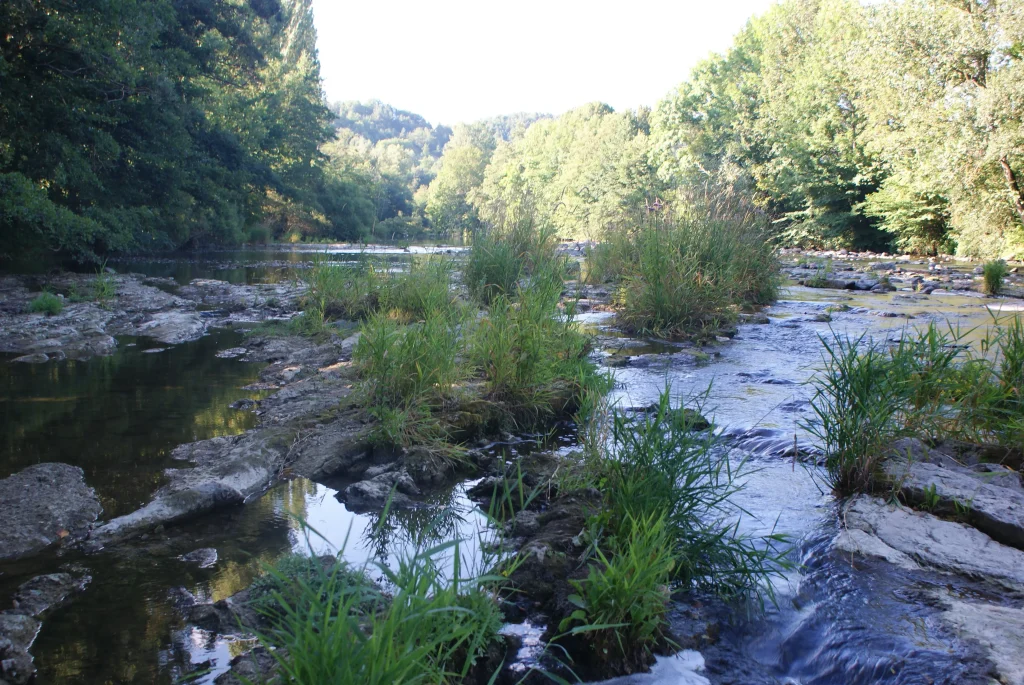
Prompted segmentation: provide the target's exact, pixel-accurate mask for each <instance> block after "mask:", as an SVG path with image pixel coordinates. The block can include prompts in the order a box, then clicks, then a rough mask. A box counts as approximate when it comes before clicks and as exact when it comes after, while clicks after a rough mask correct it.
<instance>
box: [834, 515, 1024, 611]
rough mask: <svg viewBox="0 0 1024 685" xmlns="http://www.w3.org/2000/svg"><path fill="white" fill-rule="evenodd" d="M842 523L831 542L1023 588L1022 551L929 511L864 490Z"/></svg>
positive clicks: (842, 547)
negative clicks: (841, 528)
mask: <svg viewBox="0 0 1024 685" xmlns="http://www.w3.org/2000/svg"><path fill="white" fill-rule="evenodd" d="M842 520H843V521H844V523H845V524H846V529H845V530H844V531H842V532H841V533H840V534H839V535H838V536H837V537H836V540H835V543H834V544H835V547H836V548H837V549H839V550H841V551H843V552H848V553H850V554H863V555H866V556H874V557H880V558H883V559H885V560H886V561H889V562H890V563H893V564H896V565H898V566H901V567H904V568H911V569H913V568H931V569H935V570H938V571H945V572H948V573H956V574H960V575H963V576H966V577H968V578H974V579H976V580H981V581H988V582H992V583H995V584H998V585H1001V586H1003V587H1005V588H1008V589H1011V590H1013V591H1014V592H1024V552H1022V551H1020V550H1018V549H1014V548H1013V547H1007V546H1005V545H1001V544H999V543H998V542H996V541H995V540H993V539H992V538H990V537H989V536H988V535H985V533H983V532H981V531H980V530H977V529H975V528H972V527H970V526H967V525H964V524H962V523H956V522H954V521H945V520H943V519H940V518H938V517H936V516H933V515H932V514H929V513H926V512H922V511H912V510H909V509H907V508H905V507H902V506H898V505H890V504H887V503H886V502H885V501H884V500H882V499H879V498H877V497H870V496H868V495H856V496H854V497H852V498H850V500H849V501H848V502H847V503H846V506H845V507H844V508H843V515H842Z"/></svg>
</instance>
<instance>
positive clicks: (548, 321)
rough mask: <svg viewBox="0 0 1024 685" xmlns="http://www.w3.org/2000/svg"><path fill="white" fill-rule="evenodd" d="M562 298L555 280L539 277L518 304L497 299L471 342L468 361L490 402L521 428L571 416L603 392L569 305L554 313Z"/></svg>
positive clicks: (586, 339) (587, 344)
mask: <svg viewBox="0 0 1024 685" xmlns="http://www.w3.org/2000/svg"><path fill="white" fill-rule="evenodd" d="M560 295H561V283H560V281H559V280H552V279H550V278H545V277H541V278H539V279H538V280H536V281H535V282H533V283H531V284H530V285H529V286H527V287H524V288H523V289H522V290H521V291H520V293H519V299H518V301H516V302H513V301H511V300H510V299H509V298H507V297H505V296H504V295H502V296H498V297H497V298H495V299H494V300H493V301H492V302H491V306H490V310H489V312H488V314H487V316H486V317H485V318H483V319H482V320H481V321H480V322H479V323H478V324H477V326H476V327H475V330H474V331H473V334H472V337H471V339H470V342H469V349H468V357H469V359H470V360H471V362H472V364H473V365H474V366H475V367H476V368H478V369H480V370H481V373H482V374H483V379H484V381H485V383H486V388H487V395H488V397H489V399H491V400H493V401H495V402H498V403H500V404H501V405H502V406H503V407H504V408H505V410H506V412H507V415H508V416H509V417H511V418H513V419H514V420H515V422H516V423H517V425H519V426H520V427H525V426H532V425H535V424H536V423H537V422H538V421H539V420H540V419H541V418H546V417H549V416H551V415H552V414H556V413H564V412H566V411H568V412H570V413H571V412H572V411H575V409H576V407H578V406H579V403H580V402H581V401H582V399H583V397H584V396H586V395H588V394H589V393H591V392H596V393H598V394H602V393H603V391H606V390H607V388H603V386H604V385H606V383H607V382H606V381H605V380H603V379H602V378H601V377H599V376H598V374H597V371H596V367H595V366H594V364H593V362H592V361H591V360H590V359H589V358H588V356H587V355H588V353H589V351H590V345H591V341H590V337H589V336H587V335H585V334H583V333H582V332H581V331H579V330H578V329H577V327H576V324H575V322H574V318H573V311H572V307H571V305H570V306H569V307H568V308H567V310H566V311H565V312H561V313H560V312H559V311H558V302H559V298H560ZM602 388H603V390H602Z"/></svg>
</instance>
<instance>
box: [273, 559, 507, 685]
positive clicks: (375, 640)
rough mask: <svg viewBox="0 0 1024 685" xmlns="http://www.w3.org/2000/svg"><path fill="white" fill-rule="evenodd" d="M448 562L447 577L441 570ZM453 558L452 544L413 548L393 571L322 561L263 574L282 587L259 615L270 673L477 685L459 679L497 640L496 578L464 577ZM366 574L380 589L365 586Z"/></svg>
mask: <svg viewBox="0 0 1024 685" xmlns="http://www.w3.org/2000/svg"><path fill="white" fill-rule="evenodd" d="M343 551H344V550H342V552H343ZM453 559H455V560H459V561H455V562H454V564H453V571H452V572H451V573H447V572H445V571H444V570H442V569H443V567H444V566H445V565H446V564H447V563H448V562H450V561H451V560H453ZM460 561H461V547H460V541H458V540H453V541H451V542H447V543H444V544H441V545H438V546H436V547H429V548H427V547H422V546H417V547H416V548H415V549H413V550H412V551H410V552H408V553H405V554H403V555H402V556H401V558H400V559H399V561H398V563H397V564H396V567H394V568H392V567H389V566H388V565H386V564H383V563H373V564H365V565H364V566H363V567H362V568H355V567H352V566H350V565H349V564H347V563H345V562H344V561H340V560H339V561H337V562H336V563H333V564H331V565H330V566H326V565H324V564H321V563H320V559H314V561H313V562H312V564H310V563H309V562H307V567H309V566H310V565H311V566H312V572H308V571H307V572H306V573H305V574H303V575H298V576H296V575H295V574H290V573H289V572H288V569H282V568H279V567H272V568H270V569H269V570H268V573H267V575H266V576H265V578H269V580H264V581H263V585H267V586H273V587H275V588H281V589H274V590H273V591H272V597H273V599H274V601H273V602H272V603H267V604H266V605H264V606H263V607H262V608H261V614H262V617H263V618H264V620H265V622H266V624H267V625H268V627H267V629H266V630H265V631H264V632H263V634H262V636H261V638H260V640H261V642H262V643H263V644H264V645H265V646H266V647H269V648H271V649H270V654H271V656H272V658H273V661H274V671H275V673H276V674H277V676H278V677H280V678H282V679H283V682H285V683H293V684H295V685H312V684H313V683H326V682H331V683H353V684H355V683H359V684H360V685H362V684H364V683H377V684H379V685H385V684H387V685H390V684H391V683H448V682H451V683H457V682H478V681H477V680H475V679H469V680H467V677H468V676H469V675H470V672H471V671H472V669H473V667H474V665H476V663H477V662H478V661H483V660H484V659H485V657H486V653H487V650H488V648H491V647H494V646H495V645H496V644H498V643H500V642H502V639H501V638H500V637H499V636H498V630H499V629H500V628H501V625H502V622H503V620H502V617H501V613H500V609H499V605H498V601H497V592H496V588H497V587H498V586H499V584H500V583H501V581H502V577H501V576H500V575H487V574H483V573H481V574H479V575H470V574H468V573H467V572H466V569H465V568H464V567H463V566H462V564H461V563H460ZM371 569H372V571H373V572H374V573H375V574H379V575H380V576H381V582H382V584H383V585H384V586H385V587H387V591H385V590H383V589H382V588H381V587H380V586H378V585H377V584H375V583H373V582H372V581H370V580H369V575H368V572H369V571H370V570H371ZM501 656H502V657H503V656H504V653H503V650H502V654H501ZM500 664H501V662H500V660H499V661H498V663H497V664H490V666H491V668H492V670H496V668H497V667H498V666H500ZM479 682H481V683H483V682H487V681H486V679H482V680H480V681H479Z"/></svg>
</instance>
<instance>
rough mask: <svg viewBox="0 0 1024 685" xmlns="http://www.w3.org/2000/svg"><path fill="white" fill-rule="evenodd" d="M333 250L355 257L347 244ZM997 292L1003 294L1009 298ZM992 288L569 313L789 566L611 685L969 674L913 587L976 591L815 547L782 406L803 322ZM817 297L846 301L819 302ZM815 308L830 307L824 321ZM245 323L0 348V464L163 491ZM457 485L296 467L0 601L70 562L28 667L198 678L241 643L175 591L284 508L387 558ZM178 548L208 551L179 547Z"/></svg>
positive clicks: (1, 581)
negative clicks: (691, 318) (189, 334)
mask: <svg viewBox="0 0 1024 685" xmlns="http://www.w3.org/2000/svg"><path fill="white" fill-rule="evenodd" d="M456 249H457V248H456ZM414 251H415V250H414ZM437 251H442V252H445V251H447V249H445V248H437ZM312 253H313V251H312V250H273V249H268V250H256V251H248V252H223V253H212V254H207V255H203V256H200V257H192V258H168V259H157V260H149V261H145V262H140V261H135V262H122V263H115V262H112V263H111V265H112V266H113V267H114V268H116V269H118V270H119V271H122V270H123V271H128V270H130V271H137V272H141V273H145V274H147V275H150V276H160V277H171V278H173V279H174V280H175V281H176V282H177V283H178V284H181V285H184V284H186V283H188V282H189V281H190V280H191V279H193V278H216V279H221V280H226V281H229V282H232V283H256V282H275V281H278V280H281V279H287V278H290V269H291V267H292V266H294V265H295V264H296V262H301V261H303V260H305V259H309V258H310V257H311V255H312ZM381 255H386V258H387V259H389V260H391V261H394V262H395V263H396V265H397V264H401V263H402V262H404V261H407V260H408V259H409V258H410V253H409V252H406V251H404V250H399V249H393V250H384V251H381ZM331 258H332V259H336V260H339V261H354V260H357V259H360V258H361V257H360V255H359V253H358V251H354V250H349V251H337V252H335V253H333V254H332V255H331ZM168 287H169V288H170V289H172V290H173V287H170V286H168ZM998 302H999V304H1001V305H1002V306H1003V307H1004V308H1006V309H1009V310H1014V309H1019V307H1016V306H1015V304H1017V301H1008V300H999V301H998ZM992 304H993V303H992V301H991V300H985V299H983V298H981V297H979V296H975V295H973V294H952V293H950V294H941V293H938V292H936V293H933V294H931V295H929V296H922V295H917V294H912V293H911V294H908V293H896V294H875V293H860V292H846V291H836V290H815V289H810V288H805V287H802V286H796V285H791V286H788V287H786V288H784V290H783V292H782V295H781V298H780V300H779V301H778V302H777V303H776V304H775V305H772V306H770V307H767V308H765V309H764V313H765V314H767V316H768V321H769V322H768V323H767V324H742V325H740V326H739V332H738V334H737V335H736V337H735V338H733V339H732V340H729V341H722V342H720V343H719V344H716V345H712V346H709V347H706V348H704V349H703V350H702V351H701V354H694V353H693V352H694V351H693V350H692V349H689V348H686V347H685V346H681V345H680V346H677V345H674V344H670V343H664V342H660V341H647V340H635V339H631V338H628V337H623V336H622V335H621V334H619V333H617V332H616V331H615V330H614V329H613V328H612V326H613V318H612V316H611V315H609V314H603V313H590V314H584V315H582V317H581V322H582V323H583V325H585V326H587V327H588V328H589V329H590V330H592V331H593V332H594V334H595V335H596V336H597V340H598V350H597V352H596V353H595V356H596V357H597V358H598V359H599V360H600V361H601V363H603V364H605V365H607V366H609V367H610V368H612V369H613V371H614V374H615V378H616V381H617V382H616V387H615V389H614V390H613V393H612V399H613V401H614V402H616V403H617V404H619V405H620V406H644V405H647V404H650V403H651V402H652V401H654V400H656V399H657V396H658V395H659V393H660V392H661V391H662V390H663V389H664V388H665V387H666V385H668V386H670V387H671V388H672V391H673V393H674V394H676V395H677V396H678V397H679V398H682V399H685V398H692V397H695V396H698V395H701V394H702V393H705V392H706V399H705V403H706V404H705V413H706V414H707V415H709V417H713V419H714V423H715V425H716V426H717V428H718V429H719V430H721V431H722V432H723V433H724V434H725V436H726V437H727V439H728V441H729V444H730V446H731V448H732V458H733V459H734V460H735V461H736V463H737V464H738V463H740V462H743V463H744V464H745V467H746V469H747V471H748V475H747V476H745V480H746V487H745V489H744V490H743V491H742V492H741V493H740V494H739V496H738V497H737V499H736V502H735V504H736V505H737V506H738V507H740V508H741V509H742V510H743V511H744V512H745V513H744V514H743V515H742V517H741V526H742V528H743V529H744V530H745V531H749V532H761V531H770V530H774V531H775V532H780V533H785V534H786V535H788V536H790V538H791V539H792V540H793V543H794V549H793V552H792V555H793V561H794V562H795V563H796V570H794V571H793V572H792V573H790V574H788V576H787V577H786V578H785V579H783V580H781V581H779V582H778V583H777V586H776V592H777V599H778V603H777V606H774V607H772V606H769V607H768V608H767V610H766V612H765V613H763V614H755V615H754V616H752V617H751V618H740V617H736V618H735V619H734V620H732V621H729V622H727V625H726V627H725V628H724V629H723V630H724V632H723V635H722V637H721V639H720V641H719V645H717V646H715V647H713V648H710V649H708V650H706V651H704V653H698V652H693V651H687V652H684V653H683V656H682V657H675V658H671V659H662V660H660V661H659V663H658V665H657V666H656V667H655V670H654V672H653V673H651V674H647V675H642V676H633V677H631V678H628V679H620V680H618V681H616V682H636V683H652V684H653V683H659V684H660V683H665V684H666V685H667V684H668V683H703V682H709V681H710V682H715V683H718V682H722V683H726V682H730V683H744V684H748V683H759V682H765V683H793V684H795V683H800V684H803V685H811V684H815V685H819V684H820V685H826V684H835V685H839V684H847V683H858V684H859V683H864V684H868V683H893V684H895V683H906V684H908V685H909V684H911V683H914V684H916V683H959V682H967V681H968V679H969V678H970V677H973V676H975V675H976V669H977V668H978V664H979V663H980V662H979V657H978V655H977V650H976V648H975V647H974V646H972V645H971V644H968V643H967V642H965V641H963V640H961V639H960V638H959V637H958V636H957V635H955V634H953V633H952V632H951V631H949V630H948V629H946V628H944V627H943V626H942V625H941V624H940V622H939V620H938V618H937V613H938V611H939V610H938V609H937V608H936V606H935V605H934V603H933V602H930V601H929V600H927V599H926V598H925V596H926V594H927V593H926V592H925V590H926V589H928V588H934V587H939V588H942V589H944V590H946V591H949V592H953V593H956V594H959V595H964V596H975V595H978V594H984V593H986V592H989V591H988V590H987V589H986V588H985V587H983V586H982V585H980V584H975V583H972V582H970V581H967V580H963V579H960V578H956V577H951V576H948V575H941V576H940V575H938V574H932V573H927V572H908V571H900V570H897V569H896V568H895V567H892V566H889V565H886V564H884V563H881V562H864V563H861V562H858V563H857V564H856V565H851V564H850V563H849V560H844V559H842V557H841V555H839V554H837V553H836V552H835V551H834V550H833V549H832V547H831V545H830V541H831V540H832V539H833V538H834V537H835V535H836V533H837V531H838V525H839V524H838V516H837V504H836V502H835V500H834V498H833V497H832V495H830V494H828V493H826V492H824V491H823V489H822V487H821V485H820V479H819V478H818V477H817V476H818V475H819V474H817V472H816V470H815V467H813V466H805V465H804V462H803V461H801V462H797V461H795V460H794V459H793V449H794V447H793V446H794V443H795V444H796V445H797V449H798V450H800V451H801V453H804V454H808V453H812V452H813V451H814V450H815V445H814V444H813V440H812V439H811V438H810V437H809V436H808V435H807V433H806V432H805V431H804V430H803V429H802V428H801V422H802V420H804V419H806V418H807V417H808V416H809V400H810V398H811V396H812V393H813V391H812V389H811V387H810V386H809V385H808V384H807V381H808V380H809V379H810V377H811V376H812V375H813V373H814V371H815V369H816V368H817V367H818V366H819V364H820V362H821V351H822V346H821V340H820V337H819V336H825V337H829V336H832V335H835V334H838V335H849V336H854V337H856V336H860V335H861V334H868V335H870V336H872V337H873V338H875V339H893V340H895V339H898V338H899V336H900V335H901V334H902V333H903V331H904V329H905V327H907V326H914V325H920V324H927V322H929V321H938V322H949V323H950V324H952V325H954V326H960V327H962V328H965V329H967V328H978V329H979V330H981V329H983V328H984V327H985V326H987V325H989V324H990V322H991V314H990V313H989V309H988V308H989V307H991V306H992ZM836 305H848V307H846V308H843V309H844V311H835V306H836ZM830 307H832V308H833V313H831V314H830V315H829V316H824V315H825V314H826V313H827V310H828V309H829V308H830ZM828 318H831V321H828V320H826V319H828ZM242 340H243V337H242V333H239V332H237V331H227V330H220V329H214V330H213V332H212V333H211V334H209V335H206V336H205V337H202V338H200V339H199V340H197V341H194V342H189V343H184V344H180V345H173V346H159V345H156V344H155V343H153V342H152V341H150V340H148V339H146V338H142V337H123V338H120V339H118V346H117V350H116V352H115V353H114V354H113V355H111V356H107V357H97V358H92V359H89V360H86V361H71V360H64V361H52V362H49V363H46V364H43V365H31V364H11V363H7V360H6V359H3V360H0V388H2V391H0V407H2V412H0V427H2V434H3V436H4V437H3V440H2V442H0V478H2V477H6V476H8V475H10V474H11V473H14V472H16V471H18V470H19V469H21V468H24V467H25V466H28V465H30V464H33V463H38V462H45V461H60V462H66V463H69V464H72V465H76V466H80V467H81V468H83V469H84V471H85V474H86V482H87V483H88V484H89V485H91V486H92V487H94V488H95V489H96V491H97V493H98V494H99V496H100V499H101V503H102V505H103V508H104V518H110V517H112V516H116V515H120V514H124V513H127V512H129V511H132V510H134V509H136V508H137V507H139V506H141V505H142V504H144V503H145V502H146V501H147V500H148V498H149V497H150V495H151V494H152V493H153V492H154V491H155V490H156V489H157V488H158V487H159V486H160V484H161V482H162V480H163V472H164V469H166V468H168V467H173V466H174V463H173V460H172V459H171V458H170V452H171V450H172V449H173V448H174V447H176V446H177V445H180V444H183V443H186V442H191V441H195V440H201V439H205V438H210V437H215V436H220V435H234V434H238V433H241V432H243V431H245V430H247V429H249V428H252V427H253V426H254V425H255V424H256V423H257V421H258V416H257V415H256V414H255V413H254V412H252V411H248V410H246V409H233V408H231V406H230V405H231V404H232V403H234V402H236V401H237V400H242V399H246V398H248V399H260V398H261V397H263V396H264V394H265V393H266V391H265V390H262V391H261V390H246V389H245V387H246V386H249V385H250V384H252V383H254V382H255V381H256V379H257V378H258V376H259V371H260V369H261V365H260V364H257V363H251V362H243V361H239V360H237V359H233V358H220V357H218V356H217V353H218V352H222V351H224V350H228V349H231V348H234V347H237V346H238V345H239V344H241V341H242ZM532 446H533V445H532V443H531V442H529V441H527V442H524V443H513V444H499V445H493V446H491V448H490V449H493V450H503V451H505V453H509V452H510V451H514V450H516V449H530V448H531V447H532ZM551 446H553V447H555V448H556V449H561V450H568V449H571V448H572V446H573V442H572V438H571V436H568V437H567V436H561V438H560V439H559V440H558V441H556V443H555V444H554V445H551ZM469 485H471V483H466V482H464V483H459V484H456V485H455V486H454V488H451V489H445V490H444V491H442V492H439V493H436V494H435V495H434V496H433V499H431V500H430V503H431V504H433V505H434V507H433V508H432V509H427V510H413V511H406V512H398V513H395V514H393V515H392V516H391V517H390V520H389V521H388V522H386V524H385V525H380V522H379V521H378V520H377V519H378V517H377V516H374V515H367V514H356V513H352V512H350V511H349V510H348V509H347V508H346V506H345V505H344V504H342V503H341V502H339V501H338V499H336V497H335V495H336V494H337V490H336V489H334V488H332V487H331V484H330V483H315V482H312V481H309V480H305V479H301V478H296V479H292V480H288V481H286V482H284V483H282V484H280V485H278V486H276V487H274V488H272V489H271V490H269V491H268V492H266V493H265V494H264V495H263V496H262V497H261V498H259V499H258V500H257V501H254V502H251V503H248V504H247V505H245V506H243V507H237V508H234V509H229V510H226V511H223V512H220V513H216V514H212V515H208V516H205V517H202V518H201V519H198V520H196V521H194V522H191V523H188V524H185V525H181V526H174V527H169V528H168V530H167V531H166V535H164V536H159V537H154V538H153V539H147V538H146V537H145V536H144V537H143V539H139V540H136V541H133V542H131V543H127V544H124V545H119V546H116V547H113V548H110V549H108V550H104V551H102V552H100V553H98V554H92V555H82V554H67V555H63V556H56V555H53V554H51V555H44V556H42V557H34V558H31V559H29V560H26V561H23V562H17V563H12V564H7V565H4V566H0V602H6V596H7V595H8V594H9V593H10V592H11V591H12V590H13V589H14V588H16V587H17V586H18V584H20V583H21V582H23V581H24V580H25V579H27V578H29V577H31V576H32V575H35V574H38V573H40V572H52V571H53V570H54V569H56V568H60V567H63V566H66V565H72V566H75V567H78V568H85V569H87V570H88V573H89V574H90V575H91V577H92V581H91V583H90V584H89V586H88V588H87V589H86V590H85V591H84V592H83V593H82V594H81V595H80V596H79V597H77V598H76V599H75V600H74V601H73V602H71V603H70V604H69V605H68V606H66V607H64V608H62V609H59V610H57V611H56V612H55V613H53V614H52V615H51V616H49V617H47V618H46V620H45V621H44V624H43V628H42V631H41V632H40V634H39V636H38V638H37V640H36V642H35V645H34V646H33V648H32V654H33V655H34V657H35V661H36V665H37V667H38V669H39V673H38V676H37V680H36V682H38V683H40V684H49V683H52V684H55V685H56V684H60V685H64V684H71V683H100V682H103V683H174V682H177V681H178V680H180V679H181V678H183V677H185V676H186V675H187V674H189V673H194V672H203V673H205V675H203V676H201V677H200V678H199V679H198V682H212V680H213V678H214V677H216V675H217V674H219V673H221V672H223V671H224V670H225V669H226V667H227V663H228V661H229V660H230V658H231V656H233V655H235V654H237V653H240V652H241V651H243V650H244V649H246V648H247V647H248V646H249V643H247V642H246V641H245V640H236V639H233V638H231V637H225V636H215V635H211V634H210V633H207V632H206V631H204V630H202V629H200V628H198V627H196V626H193V625H189V624H188V623H187V621H185V619H184V618H183V617H182V613H181V611H179V609H178V608H177V607H178V606H179V605H180V603H181V602H182V601H183V597H189V596H191V597H194V598H198V599H200V600H204V601H216V600H218V599H222V598H225V597H228V596H230V595H232V594H234V593H235V592H237V591H239V590H242V589H244V588H245V587H246V586H247V585H248V584H249V583H251V581H252V580H253V579H254V577H255V576H256V575H257V574H258V573H259V571H260V569H261V568H262V566H263V565H264V564H266V563H269V562H272V561H273V560H275V559H277V558H279V557H280V556H282V555H284V554H286V553H289V552H292V551H305V550H307V549H308V545H309V542H308V541H307V540H306V539H305V538H304V537H303V535H302V534H301V527H300V525H299V520H300V519H301V520H304V521H306V522H308V523H309V525H311V526H312V527H313V528H315V529H316V530H317V531H319V532H320V533H321V534H322V535H323V539H321V540H317V541H315V542H314V543H313V546H314V547H316V548H318V549H326V548H329V547H333V548H335V549H339V548H341V547H342V546H344V548H345V555H346V557H347V558H349V559H352V560H355V561H361V560H365V559H367V558H370V557H372V556H383V557H384V558H387V556H388V555H389V554H394V553H395V550H396V549H398V548H400V546H401V545H402V544H406V542H407V540H408V539H409V537H410V536H412V535H413V534H415V532H416V531H417V530H420V529H422V528H423V527H424V526H425V525H426V523H427V521H428V520H429V518H430V517H431V516H433V514H435V513H436V512H437V511H447V512H451V513H452V514H453V516H452V517H451V521H450V522H449V527H448V528H447V531H448V532H455V533H458V534H460V535H463V536H466V537H470V538H473V537H475V535H476V533H477V532H478V531H479V530H480V529H481V528H482V527H483V526H484V522H483V518H482V516H480V515H479V514H478V513H476V512H474V510H473V506H472V504H471V502H470V501H469V499H468V498H467V497H466V494H465V492H466V489H467V487H468V486H469ZM346 540H347V544H346ZM197 549H203V550H206V549H213V550H216V554H215V555H212V556H211V555H210V554H209V553H206V554H205V556H204V555H199V556H198V557H187V558H183V557H185V555H187V554H189V553H190V552H193V551H195V550H197ZM197 559H198V561H197ZM685 613H686V611H685V607H684V606H678V607H675V608H674V610H673V617H674V620H684V618H685ZM527 632H529V631H527Z"/></svg>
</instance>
